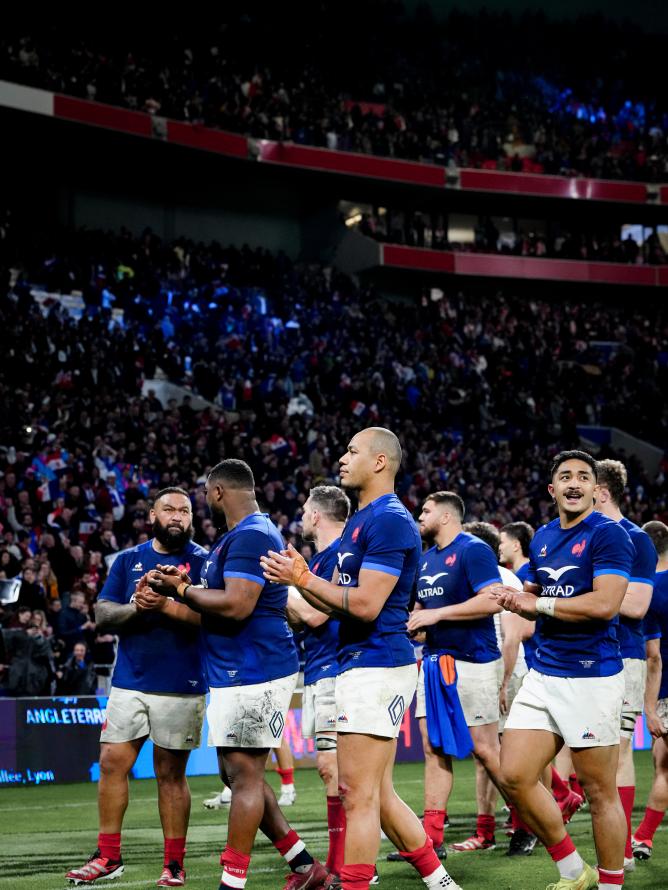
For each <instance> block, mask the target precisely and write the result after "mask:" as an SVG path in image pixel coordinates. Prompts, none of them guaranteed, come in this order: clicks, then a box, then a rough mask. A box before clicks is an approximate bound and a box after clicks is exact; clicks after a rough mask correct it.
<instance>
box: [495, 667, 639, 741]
mask: <svg viewBox="0 0 668 890" xmlns="http://www.w3.org/2000/svg"><path fill="white" fill-rule="evenodd" d="M623 698H624V674H623V672H622V671H620V672H619V673H618V674H614V676H612V677H551V676H549V675H547V674H541V673H539V672H538V671H536V670H533V669H532V670H530V671H529V673H528V674H527V675H526V677H525V678H524V681H523V683H522V687H521V689H520V691H519V692H518V693H517V696H516V698H515V701H514V702H513V706H512V708H511V709H510V714H509V715H508V719H507V720H506V730H509V729H540V730H545V731H546V732H552V733H554V735H558V736H561V738H562V739H563V740H564V743H565V744H566V745H568V746H569V748H595V747H604V746H607V745H618V744H619V725H620V719H621V715H622V702H623Z"/></svg>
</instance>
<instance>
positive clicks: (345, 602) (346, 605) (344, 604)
mask: <svg viewBox="0 0 668 890" xmlns="http://www.w3.org/2000/svg"><path fill="white" fill-rule="evenodd" d="M341 611H342V612H343V613H344V614H345V613H347V612H349V611H350V587H349V586H348V585H346V586H345V587H344V588H343V590H342V592H341Z"/></svg>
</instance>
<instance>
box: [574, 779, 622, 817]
mask: <svg viewBox="0 0 668 890" xmlns="http://www.w3.org/2000/svg"><path fill="white" fill-rule="evenodd" d="M580 782H581V784H582V787H583V788H584V791H585V794H586V795H587V803H588V804H589V809H590V811H591V812H592V813H596V812H597V811H600V810H601V809H603V810H605V809H606V808H608V807H609V806H610V804H611V803H612V804H617V803H619V792H618V790H617V784H616V782H614V781H610V780H609V779H608V778H606V779H605V780H604V781H600V780H599V779H597V778H595V777H587V776H582V775H581V776H580Z"/></svg>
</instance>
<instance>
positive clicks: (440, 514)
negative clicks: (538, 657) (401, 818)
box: [408, 491, 519, 853]
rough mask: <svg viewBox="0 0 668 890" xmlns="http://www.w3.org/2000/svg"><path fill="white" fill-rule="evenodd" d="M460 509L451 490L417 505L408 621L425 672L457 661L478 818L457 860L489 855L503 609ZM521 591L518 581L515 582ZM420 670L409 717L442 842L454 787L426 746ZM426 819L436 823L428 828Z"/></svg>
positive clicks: (429, 729) (482, 546)
mask: <svg viewBox="0 0 668 890" xmlns="http://www.w3.org/2000/svg"><path fill="white" fill-rule="evenodd" d="M463 518H464V502H463V501H462V499H461V498H460V497H459V495H458V494H456V493H455V492H452V491H437V492H434V493H433V494H431V495H429V496H428V497H427V499H426V500H425V502H424V504H423V506H422V512H421V513H420V518H419V526H420V534H421V536H422V539H423V540H424V541H425V542H427V543H428V544H431V546H430V547H429V549H428V550H426V551H425V553H423V555H422V563H421V569H420V574H419V577H418V581H417V602H416V605H415V609H414V611H413V612H412V614H411V617H410V620H409V622H408V629H409V631H410V632H411V633H415V632H416V631H421V630H424V631H426V643H425V647H424V654H423V665H425V666H426V669H427V670H429V665H428V664H427V661H428V659H430V660H431V661H432V663H433V662H434V661H435V660H436V659H440V658H441V657H442V656H449V657H450V658H452V659H454V661H455V668H456V672H457V696H458V698H459V700H460V702H461V707H462V710H463V716H464V720H465V722H466V725H467V726H468V728H469V732H470V735H471V739H472V742H473V752H474V754H475V756H476V759H477V761H478V762H479V763H480V764H481V768H480V769H478V767H477V766H476V800H477V819H476V830H475V833H474V834H473V835H472V836H471V837H469V838H467V839H466V840H464V841H461V842H459V843H457V844H453V845H452V850H453V851H455V852H457V853H473V852H479V851H482V850H489V849H493V848H494V846H495V844H496V842H495V838H494V831H495V826H496V819H495V815H494V814H495V811H496V802H497V797H498V792H497V789H496V787H495V784H494V783H495V782H496V781H497V779H496V776H497V773H498V771H499V689H500V686H501V678H502V675H503V661H502V659H501V652H500V650H499V646H498V644H497V639H496V632H495V629H494V618H493V614H494V613H495V612H500V611H501V610H500V609H499V607H498V606H497V605H496V603H495V602H494V600H493V599H492V598H491V597H490V593H491V592H492V591H493V590H494V588H495V587H496V586H497V585H500V584H501V583H502V579H501V573H500V570H499V565H498V562H497V556H496V553H495V552H494V550H493V549H492V548H491V547H490V546H489V545H488V544H487V543H486V542H485V541H483V540H481V538H480V537H479V536H478V535H477V534H476V533H475V532H474V533H473V534H469V532H468V531H465V530H464V528H463V527H462V520H463ZM518 586H519V582H518ZM427 682H428V680H427V676H426V675H425V671H424V670H423V672H422V674H421V676H420V682H419V684H418V694H417V705H416V708H415V716H416V717H417V718H418V719H419V721H420V726H421V732H422V737H423V740H425V741H426V743H427V744H426V746H425V752H426V754H427V756H426V758H425V828H427V830H428V831H430V832H433V833H431V837H432V840H434V842H436V841H439V840H440V843H441V844H442V843H443V837H442V834H441V826H442V825H443V819H444V810H445V809H446V808H447V802H448V798H449V796H450V793H451V790H452V784H453V773H452V761H451V758H450V757H449V756H446V755H445V754H443V753H441V752H438V751H435V750H434V748H433V746H432V745H431V743H430V737H432V736H433V734H434V731H433V726H434V723H435V719H434V718H436V717H437V714H438V711H437V710H436V709H435V710H434V711H433V712H432V714H431V715H430V716H429V717H428V716H427V697H426V688H425V687H426V684H427ZM432 820H436V821H437V824H436V825H434V822H433V821H432Z"/></svg>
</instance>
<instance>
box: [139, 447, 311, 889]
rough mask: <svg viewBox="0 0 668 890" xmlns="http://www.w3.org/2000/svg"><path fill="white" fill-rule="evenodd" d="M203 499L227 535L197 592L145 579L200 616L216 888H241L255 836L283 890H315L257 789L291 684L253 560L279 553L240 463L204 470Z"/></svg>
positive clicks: (283, 636)
mask: <svg viewBox="0 0 668 890" xmlns="http://www.w3.org/2000/svg"><path fill="white" fill-rule="evenodd" d="M206 500H207V504H208V506H209V509H210V510H211V514H212V516H213V518H214V521H215V522H216V524H217V525H218V526H219V527H220V526H222V525H223V523H224V524H225V525H226V527H227V534H225V535H223V536H222V538H221V539H220V541H219V542H218V543H217V544H216V545H215V547H214V548H213V549H212V551H211V553H209V555H208V558H207V560H206V563H205V565H204V567H203V569H202V584H203V585H204V586H203V587H201V588H200V587H196V586H194V585H193V580H192V578H191V577H190V576H189V575H188V574H187V573H186V572H178V571H177V572H174V571H172V570H169V568H168V567H167V566H160V567H159V568H158V570H154V571H152V572H150V573H149V576H148V578H149V583H150V584H151V586H152V587H153V588H154V589H155V590H156V591H158V592H160V593H163V594H170V595H174V594H176V595H177V596H178V597H180V598H181V600H182V601H184V602H185V603H188V604H192V605H193V606H194V607H196V608H197V609H199V610H200V611H201V615H202V635H203V647H204V652H205V660H206V672H207V676H208V681H209V687H210V702H209V707H208V710H207V717H208V722H209V732H210V740H211V741H212V742H213V744H214V745H215V746H216V748H217V750H218V762H219V766H220V772H221V778H222V779H223V781H224V783H225V784H226V785H227V786H228V787H229V788H231V789H232V802H231V804H230V815H229V820H228V830H227V846H226V847H225V850H224V851H223V854H222V856H221V863H222V865H223V875H222V878H221V884H220V886H221V888H235V890H241V888H243V887H244V886H245V884H246V879H247V874H248V868H249V864H250V857H251V850H252V848H253V842H254V840H255V835H256V834H257V830H258V828H261V829H262V831H263V833H264V834H266V835H267V837H268V838H269V839H270V840H271V841H272V843H273V844H274V846H275V847H276V849H277V850H278V851H279V853H281V855H282V856H283V857H284V858H285V860H286V862H287V863H288V865H289V866H290V870H291V874H290V875H289V876H288V880H287V883H286V885H285V886H286V888H289V890H298V888H300V887H307V886H308V887H309V888H315V887H319V886H322V884H323V883H324V881H325V879H326V878H327V870H326V869H325V867H324V866H322V865H321V864H320V863H319V862H317V861H316V860H314V859H313V857H312V856H311V855H310V854H309V853H308V851H307V850H306V848H305V846H304V843H303V841H302V840H301V839H300V838H299V836H298V835H297V833H296V832H295V831H293V830H292V829H291V828H290V826H289V825H288V823H287V821H286V819H285V817H284V816H283V813H282V812H281V810H280V808H279V806H278V803H277V801H276V796H275V795H274V792H273V791H272V789H271V788H270V787H269V785H268V784H267V782H266V781H265V767H266V761H267V754H268V752H269V749H271V748H278V747H279V746H280V744H281V736H282V734H283V728H284V726H285V718H286V715H287V712H288V709H289V707H290V700H291V698H292V693H293V691H294V688H295V685H296V683H297V674H298V659H297V649H296V647H295V643H294V638H293V635H292V631H291V630H290V628H289V627H288V624H287V621H286V616H285V607H286V602H287V596H288V592H287V588H286V587H285V585H282V584H274V583H269V582H267V581H265V579H264V578H263V577H262V570H261V567H260V556H261V555H262V554H264V553H266V552H267V550H268V549H269V548H276V547H282V546H283V542H282V539H281V536H280V534H279V532H278V529H277V528H276V527H275V526H274V525H273V524H272V523H271V521H270V520H269V517H268V516H267V515H266V514H263V513H260V511H259V508H258V505H257V501H256V499H255V480H254V478H253V473H252V471H251V469H250V467H249V466H248V464H246V463H244V461H241V460H224V461H222V462H221V463H219V464H217V465H216V466H215V467H214V468H213V469H212V470H211V472H210V474H209V477H208V479H207V485H206Z"/></svg>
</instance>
